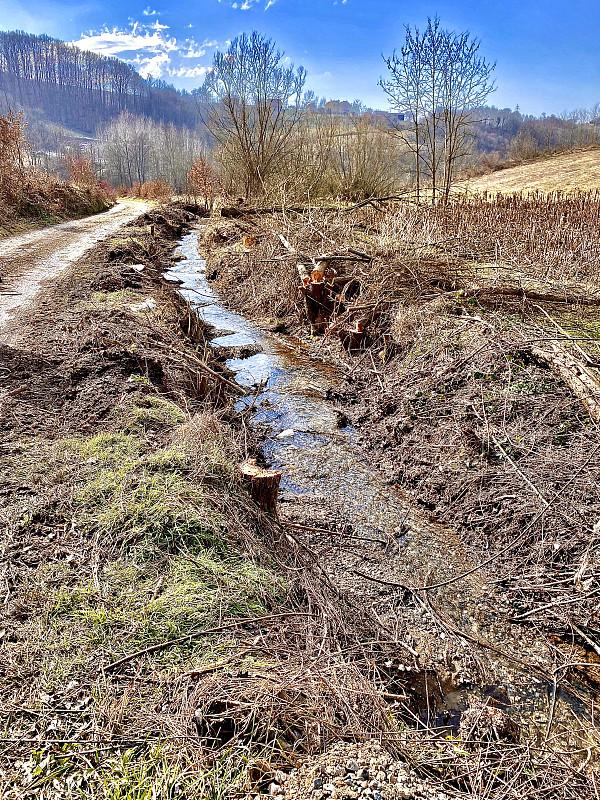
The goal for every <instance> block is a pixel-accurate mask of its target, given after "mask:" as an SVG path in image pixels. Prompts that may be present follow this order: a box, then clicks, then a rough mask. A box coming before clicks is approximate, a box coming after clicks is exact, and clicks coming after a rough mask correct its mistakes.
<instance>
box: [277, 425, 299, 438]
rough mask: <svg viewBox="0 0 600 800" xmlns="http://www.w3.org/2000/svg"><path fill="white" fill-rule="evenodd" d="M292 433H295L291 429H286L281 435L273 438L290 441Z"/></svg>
mask: <svg viewBox="0 0 600 800" xmlns="http://www.w3.org/2000/svg"><path fill="white" fill-rule="evenodd" d="M294 433H295V431H294V429H293V428H288V429H287V430H285V431H281V433H278V434H277V436H276V437H275V438H276V439H291V438H292V437H293V436H294Z"/></svg>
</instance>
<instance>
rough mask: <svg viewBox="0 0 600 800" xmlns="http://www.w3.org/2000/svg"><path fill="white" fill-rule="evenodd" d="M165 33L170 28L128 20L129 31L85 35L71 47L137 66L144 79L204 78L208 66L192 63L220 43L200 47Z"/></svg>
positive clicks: (107, 30)
mask: <svg viewBox="0 0 600 800" xmlns="http://www.w3.org/2000/svg"><path fill="white" fill-rule="evenodd" d="M146 11H147V12H148V13H146ZM146 11H145V12H144V14H145V16H147V17H149V16H155V15H154V14H153V13H152V10H151V9H150V6H148V8H147V9H146ZM166 30H168V25H162V24H161V23H160V22H158V20H155V21H154V22H152V23H151V24H150V23H140V22H139V21H136V20H129V27H128V28H125V29H123V28H117V27H115V28H112V29H110V28H107V27H106V26H105V27H104V28H103V29H102V30H100V31H88V32H87V33H84V34H82V35H81V37H80V38H79V40H78V41H76V42H71V44H73V45H75V46H76V47H79V48H80V49H82V50H91V51H92V52H94V53H99V54H100V55H104V56H114V57H117V58H120V59H121V60H123V61H126V62H127V63H128V64H131V65H132V66H134V67H135V69H137V71H138V72H139V73H140V75H141V76H142V77H143V78H162V77H164V76H171V77H173V78H181V79H191V78H199V77H202V76H203V75H205V74H206V72H208V70H209V68H210V67H209V65H208V64H202V63H193V62H194V61H196V62H198V61H199V60H200V59H202V58H204V57H205V56H206V55H207V52H208V51H210V50H213V49H214V48H215V47H216V46H217V42H216V41H215V40H210V41H209V40H206V41H205V42H203V43H202V44H199V43H198V42H196V41H195V40H194V39H191V38H187V39H181V40H178V39H176V38H175V37H173V36H168V35H167V34H166V33H165V31H166ZM209 57H210V56H209ZM190 61H191V62H192V63H190Z"/></svg>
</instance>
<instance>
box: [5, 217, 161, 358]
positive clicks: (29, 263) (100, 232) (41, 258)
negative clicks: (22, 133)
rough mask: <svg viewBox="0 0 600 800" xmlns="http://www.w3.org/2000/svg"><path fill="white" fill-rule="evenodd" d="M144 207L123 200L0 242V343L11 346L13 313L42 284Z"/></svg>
mask: <svg viewBox="0 0 600 800" xmlns="http://www.w3.org/2000/svg"><path fill="white" fill-rule="evenodd" d="M147 208H148V206H147V204H146V203H139V202H134V201H129V202H128V201H125V202H122V203H118V204H117V205H116V206H113V208H111V209H110V210H109V211H106V212H104V213H102V214H95V215H93V216H91V217H85V218H84V219H79V220H73V221H71V222H65V223H62V224H60V225H55V226H52V227H48V228H42V229H41V230H37V231H33V232H32V233H27V234H23V235H20V236H13V237H10V238H8V239H5V240H2V241H0V274H1V275H2V283H0V340H1V341H3V342H5V343H8V344H10V343H11V341H12V340H13V338H14V335H15V331H14V328H15V314H17V313H18V312H19V311H20V310H21V309H23V308H26V307H27V306H28V305H30V304H31V302H32V301H33V300H34V298H35V297H36V295H37V294H38V292H39V291H40V289H41V287H42V284H43V282H44V281H47V280H51V279H52V278H55V277H56V276H57V275H59V274H60V273H61V272H62V271H63V270H64V269H65V268H66V267H69V266H71V265H73V264H74V263H75V262H76V261H77V260H78V259H79V258H81V256H82V255H83V254H84V253H85V252H86V251H87V250H89V249H90V248H91V247H92V246H93V245H94V244H96V243H97V242H99V241H100V240H102V239H104V238H105V237H107V236H110V235H111V234H114V233H115V232H116V231H117V230H118V229H119V228H120V227H121V226H122V225H125V224H126V223H127V222H130V221H131V220H132V219H134V218H135V217H137V216H139V215H140V214H142V213H143V212H144V211H146V210H147Z"/></svg>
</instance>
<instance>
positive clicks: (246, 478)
mask: <svg viewBox="0 0 600 800" xmlns="http://www.w3.org/2000/svg"><path fill="white" fill-rule="evenodd" d="M240 471H241V473H242V480H243V482H244V484H245V485H246V487H247V488H248V491H249V492H250V497H252V499H253V500H254V502H255V503H256V504H257V505H258V506H260V507H261V508H262V509H263V511H275V508H276V506H277V492H278V491H279V481H280V480H281V472H280V471H279V470H274V469H264V468H263V467H259V466H258V465H257V463H256V459H255V458H250V459H248V461H244V463H243V464H241V465H240Z"/></svg>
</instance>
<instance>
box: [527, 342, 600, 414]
mask: <svg viewBox="0 0 600 800" xmlns="http://www.w3.org/2000/svg"><path fill="white" fill-rule="evenodd" d="M547 347H548V349H546V348H541V347H539V346H535V345H534V346H532V347H531V352H532V353H533V355H534V356H536V357H537V358H539V359H540V360H541V361H543V362H544V363H546V364H547V365H548V366H549V367H550V369H551V370H552V372H553V373H554V374H555V375H556V377H557V378H560V379H561V380H562V381H563V382H564V383H566V384H567V386H568V387H569V389H571V391H572V392H573V394H574V395H575V396H576V397H578V398H579V399H580V400H581V402H582V403H583V404H584V406H585V407H586V408H587V410H588V411H589V413H590V416H591V417H592V418H593V419H595V420H596V422H600V381H599V380H598V378H597V376H596V375H595V374H594V373H593V372H592V371H591V369H590V367H589V366H588V365H587V364H586V363H585V362H582V361H579V360H578V359H576V358H574V356H572V355H571V353H569V352H568V351H567V350H566V349H565V348H563V347H561V346H560V345H558V344H555V343H553V342H550V343H549V344H548V345H547ZM549 351H550V352H549Z"/></svg>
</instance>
